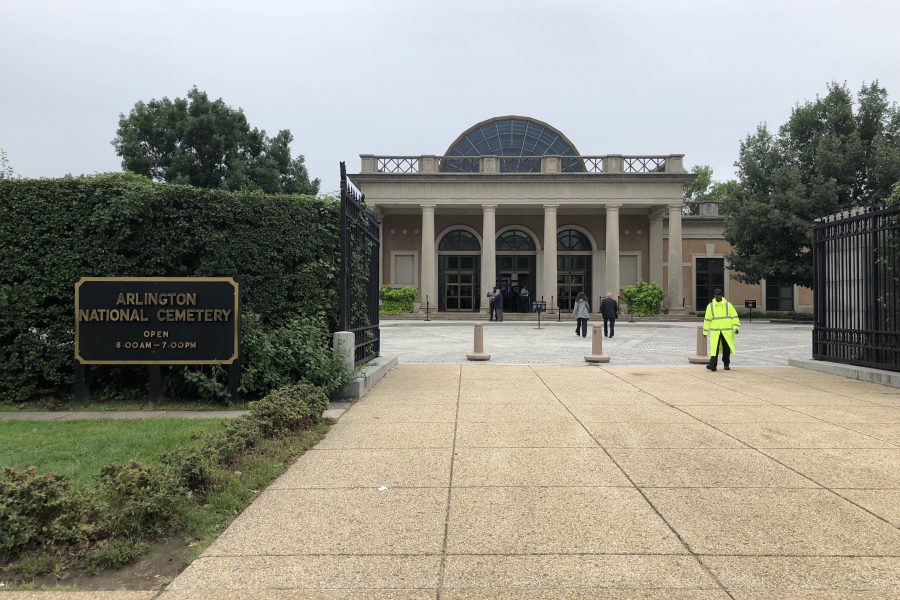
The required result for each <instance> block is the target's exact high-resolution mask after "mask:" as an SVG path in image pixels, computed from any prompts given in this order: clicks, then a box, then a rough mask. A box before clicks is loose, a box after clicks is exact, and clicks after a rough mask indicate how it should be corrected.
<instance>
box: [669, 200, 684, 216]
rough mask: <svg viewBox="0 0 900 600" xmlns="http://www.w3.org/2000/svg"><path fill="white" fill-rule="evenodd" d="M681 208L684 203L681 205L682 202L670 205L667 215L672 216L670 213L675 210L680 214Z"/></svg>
mask: <svg viewBox="0 0 900 600" xmlns="http://www.w3.org/2000/svg"><path fill="white" fill-rule="evenodd" d="M683 208H684V203H683V202H679V203H678V204H670V205H669V214H672V211H674V210H677V211H678V212H681V210H682V209H683Z"/></svg>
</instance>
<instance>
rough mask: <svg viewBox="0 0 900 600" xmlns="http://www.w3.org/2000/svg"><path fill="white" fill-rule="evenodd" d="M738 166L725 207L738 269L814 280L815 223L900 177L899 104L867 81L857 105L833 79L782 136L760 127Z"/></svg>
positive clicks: (797, 110)
mask: <svg viewBox="0 0 900 600" xmlns="http://www.w3.org/2000/svg"><path fill="white" fill-rule="evenodd" d="M854 108H856V111H855V112H854ZM735 166H737V167H738V178H739V185H737V186H734V187H733V189H731V190H729V193H727V194H725V197H724V202H725V204H724V209H725V211H724V212H725V214H726V219H725V237H726V239H727V240H728V241H729V242H730V243H731V245H732V247H733V248H734V250H733V251H732V252H731V253H729V254H728V260H729V262H730V263H731V266H732V268H733V269H734V270H735V271H736V272H737V274H736V276H737V277H738V279H740V280H741V281H744V282H746V283H758V282H759V281H760V279H763V278H765V279H766V280H767V281H768V282H773V283H779V284H783V285H786V284H795V283H796V284H800V285H804V286H808V287H810V286H812V281H813V264H812V253H811V251H810V247H811V244H812V229H813V221H814V220H815V219H818V218H820V217H824V216H827V215H830V214H833V213H835V212H839V211H842V210H846V209H849V208H851V207H855V206H868V205H871V204H873V203H876V202H881V201H883V200H884V199H885V198H886V197H887V195H888V194H889V192H890V189H891V186H892V185H893V184H894V183H895V182H896V181H898V180H900V110H898V108H897V106H896V104H894V103H889V102H888V98H887V92H886V91H885V89H884V88H882V87H880V86H879V85H878V82H873V83H871V84H869V85H863V86H862V89H861V90H860V91H859V93H858V94H857V96H856V104H855V103H854V98H853V95H852V93H851V92H850V90H849V89H848V88H847V87H846V85H839V84H837V83H831V84H829V85H828V93H827V94H826V95H825V96H823V97H816V99H815V101H812V102H806V103H804V104H798V105H797V106H795V107H794V109H793V111H792V112H791V116H790V118H789V119H788V121H787V122H786V123H785V124H784V125H782V126H781V127H780V128H779V130H778V133H777V134H773V133H772V132H770V131H769V129H768V127H767V126H766V125H765V124H761V125H759V126H758V127H757V129H756V132H755V133H753V134H750V135H748V136H747V137H746V138H745V139H744V140H743V141H742V142H741V146H740V154H739V158H738V161H737V162H736V163H735Z"/></svg>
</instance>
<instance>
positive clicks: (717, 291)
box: [713, 288, 722, 296]
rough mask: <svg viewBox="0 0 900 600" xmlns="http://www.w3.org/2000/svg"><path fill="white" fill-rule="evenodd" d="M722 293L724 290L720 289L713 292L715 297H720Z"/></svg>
mask: <svg viewBox="0 0 900 600" xmlns="http://www.w3.org/2000/svg"><path fill="white" fill-rule="evenodd" d="M721 293H722V290H720V289H719V288H716V289H714V290H713V296H718V295H719V294H721Z"/></svg>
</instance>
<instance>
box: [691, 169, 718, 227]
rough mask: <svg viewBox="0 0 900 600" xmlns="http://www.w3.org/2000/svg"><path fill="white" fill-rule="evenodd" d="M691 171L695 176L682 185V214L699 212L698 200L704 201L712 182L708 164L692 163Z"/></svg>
mask: <svg viewBox="0 0 900 600" xmlns="http://www.w3.org/2000/svg"><path fill="white" fill-rule="evenodd" d="M691 173H692V174H694V175H696V176H697V177H696V178H695V179H694V180H693V181H691V182H690V183H688V184H687V185H685V186H684V214H686V215H696V214H699V213H700V202H704V201H705V198H706V197H707V195H708V194H709V187H710V185H711V184H712V183H713V180H712V173H713V171H712V167H710V166H709V165H694V166H693V167H691Z"/></svg>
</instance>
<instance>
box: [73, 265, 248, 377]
mask: <svg viewBox="0 0 900 600" xmlns="http://www.w3.org/2000/svg"><path fill="white" fill-rule="evenodd" d="M88 282H106V283H119V282H121V283H135V282H141V283H228V284H230V285H231V286H232V289H233V290H234V307H233V310H234V313H233V314H234V320H233V325H232V326H233V328H234V331H233V336H232V337H233V340H234V346H233V352H232V354H231V356H230V357H228V358H227V359H218V360H90V359H85V358H84V357H82V356H81V352H80V350H81V346H80V341H81V338H80V335H81V332H80V322H81V321H80V319H79V314H80V312H79V309H80V291H81V286H82V285H83V284H85V283H88ZM240 304H241V300H240V284H239V283H238V281H236V280H235V278H234V277H80V278H79V279H78V281H76V282H75V360H76V362H78V363H79V364H81V365H233V364H235V363H236V362H237V361H238V360H239V355H240V346H239V342H240V314H241V313H240Z"/></svg>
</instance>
